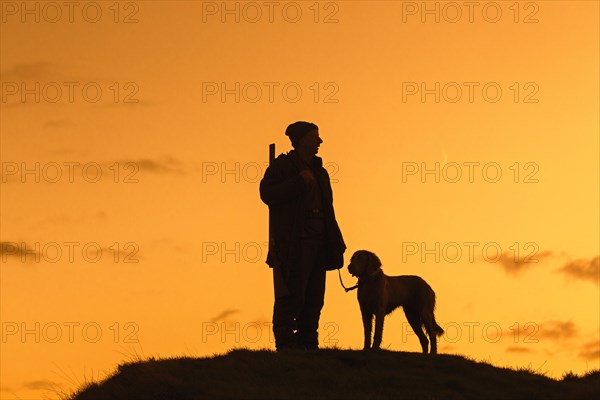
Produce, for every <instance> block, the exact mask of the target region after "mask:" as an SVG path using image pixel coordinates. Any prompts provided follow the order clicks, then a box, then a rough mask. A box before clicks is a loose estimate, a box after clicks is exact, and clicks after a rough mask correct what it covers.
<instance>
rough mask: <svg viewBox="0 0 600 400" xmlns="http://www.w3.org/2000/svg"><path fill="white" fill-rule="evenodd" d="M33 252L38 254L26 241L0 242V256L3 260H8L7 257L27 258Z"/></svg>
mask: <svg viewBox="0 0 600 400" xmlns="http://www.w3.org/2000/svg"><path fill="white" fill-rule="evenodd" d="M32 254H36V252H35V251H34V250H32V249H30V248H28V247H27V244H26V243H24V242H20V243H17V242H0V256H1V257H2V261H4V260H6V258H7V257H23V258H26V257H27V256H28V255H32Z"/></svg>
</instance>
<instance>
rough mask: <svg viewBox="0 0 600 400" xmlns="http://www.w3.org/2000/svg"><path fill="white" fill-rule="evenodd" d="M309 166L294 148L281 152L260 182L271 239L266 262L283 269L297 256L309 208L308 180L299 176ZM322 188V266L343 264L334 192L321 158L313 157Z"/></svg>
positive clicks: (318, 181)
mask: <svg viewBox="0 0 600 400" xmlns="http://www.w3.org/2000/svg"><path fill="white" fill-rule="evenodd" d="M305 168H308V165H307V164H306V163H305V162H304V161H303V160H302V159H301V158H300V157H299V155H298V153H297V152H296V151H295V150H292V151H290V152H289V153H287V154H280V155H279V157H277V158H276V159H275V160H274V161H273V162H272V163H271V165H269V167H268V168H267V170H266V171H265V176H264V177H263V179H262V180H261V182H260V198H261V200H262V201H263V202H264V203H265V204H267V205H268V206H269V224H270V225H269V229H270V232H271V240H270V242H269V253H268V255H267V260H266V262H267V264H268V265H269V267H271V268H272V267H273V266H275V265H277V266H278V267H283V268H285V267H286V266H287V265H289V263H290V262H295V261H296V260H299V258H300V236H301V234H302V229H303V224H304V221H305V216H306V215H307V212H308V210H307V209H306V205H305V201H304V200H305V196H306V195H307V193H308V188H309V186H308V183H306V181H305V180H304V178H303V177H302V176H301V175H300V171H301V170H302V169H305ZM311 170H312V171H313V174H314V175H315V178H316V181H317V182H316V183H317V184H318V185H319V188H320V191H321V205H322V209H323V214H324V219H325V231H326V236H327V238H326V245H325V248H326V261H325V265H324V267H325V269H327V270H334V269H339V268H341V267H343V265H344V251H345V250H346V245H345V243H344V239H343V237H342V233H341V231H340V228H339V226H338V223H337V221H336V219H335V213H334V211H333V193H332V190H331V183H330V181H329V174H328V173H327V170H326V169H325V168H323V160H322V159H321V158H320V157H317V156H315V157H314V158H313V163H312V168H311Z"/></svg>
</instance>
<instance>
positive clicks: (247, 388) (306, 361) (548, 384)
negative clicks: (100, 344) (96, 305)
mask: <svg viewBox="0 0 600 400" xmlns="http://www.w3.org/2000/svg"><path fill="white" fill-rule="evenodd" d="M599 394H600V371H598V370H596V371H594V372H592V373H589V374H587V375H585V376H584V377H576V376H573V375H570V376H567V377H566V378H564V379H563V380H561V381H556V380H553V379H550V378H548V377H545V376H543V375H539V374H534V373H531V372H528V371H524V370H519V371H515V370H512V369H506V368H497V367H494V366H491V365H489V364H486V363H481V362H475V361H472V360H468V359H465V358H464V357H460V356H454V355H444V354H442V355H436V356H431V355H424V354H420V353H404V352H395V351H386V350H381V351H367V352H363V351H356V350H337V349H324V350H318V351H289V352H284V353H276V352H273V351H270V350H260V351H251V350H243V349H240V350H233V351H231V352H229V353H228V354H225V355H219V356H214V357H209V358H188V357H184V358H172V359H159V360H154V359H150V360H147V361H140V362H133V363H126V364H123V365H119V367H118V369H117V371H116V372H115V374H114V375H112V376H111V377H109V378H107V379H106V380H104V381H102V382H99V383H91V384H88V386H87V387H85V388H82V389H81V390H80V391H79V392H78V393H75V394H73V395H72V396H71V397H70V398H69V399H70V400H99V399H114V400H119V399H123V400H132V399H136V400H137V399H140V400H154V399H156V400H166V399H169V400H171V399H172V400H188V399H189V400H192V399H429V400H434V399H478V400H479V399H528V400H529V399H545V400H546V399H592V398H598V397H597V395H599Z"/></svg>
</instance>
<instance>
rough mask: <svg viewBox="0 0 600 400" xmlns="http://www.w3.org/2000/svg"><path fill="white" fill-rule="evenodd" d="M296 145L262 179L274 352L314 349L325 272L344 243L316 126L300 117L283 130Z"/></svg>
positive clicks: (339, 261)
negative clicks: (267, 224)
mask: <svg viewBox="0 0 600 400" xmlns="http://www.w3.org/2000/svg"><path fill="white" fill-rule="evenodd" d="M285 134H286V135H287V136H289V138H290V140H291V141H292V146H293V147H294V149H293V150H292V151H290V152H288V153H287V154H280V155H279V157H277V158H276V159H275V160H274V161H273V162H272V163H271V165H269V167H268V168H267V170H266V171H265V176H264V177H263V179H262V181H261V182H260V198H261V199H262V201H263V202H264V203H266V204H267V205H268V206H269V217H270V227H269V228H270V231H271V240H270V243H269V253H268V256H267V264H268V265H269V266H270V267H271V268H273V280H274V286H275V305H274V307H273V333H274V335H275V346H276V348H277V350H278V351H279V350H282V349H289V348H302V349H317V348H318V346H319V339H318V328H319V317H320V315H321V309H322V308H323V300H324V297H325V271H326V270H333V269H338V268H341V267H342V266H343V264H344V251H345V250H346V245H345V244H344V239H343V237H342V233H341V232H340V228H339V226H338V224H337V221H336V220H335V214H334V211H333V195H332V190H331V183H330V181H329V174H328V173H327V170H326V169H325V168H323V160H322V159H321V158H320V157H317V156H316V154H317V152H318V151H319V146H320V144H321V143H323V140H322V139H321V138H320V137H319V128H318V127H317V125H315V124H313V123H310V122H304V121H298V122H295V123H293V124H291V125H289V126H288V127H287V129H286V131H285Z"/></svg>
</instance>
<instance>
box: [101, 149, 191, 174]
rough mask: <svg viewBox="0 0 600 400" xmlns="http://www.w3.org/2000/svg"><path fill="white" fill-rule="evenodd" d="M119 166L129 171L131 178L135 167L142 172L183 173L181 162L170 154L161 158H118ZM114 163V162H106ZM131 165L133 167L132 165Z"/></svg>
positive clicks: (126, 171)
mask: <svg viewBox="0 0 600 400" xmlns="http://www.w3.org/2000/svg"><path fill="white" fill-rule="evenodd" d="M117 163H119V165H120V168H122V169H124V170H125V171H123V173H125V174H127V173H131V174H132V175H131V178H133V179H135V172H136V169H139V170H140V171H143V172H150V173H158V174H163V173H167V174H180V175H185V171H184V170H183V163H182V162H181V161H179V160H177V159H176V158H174V157H171V156H168V155H167V156H163V157H162V158H161V159H151V158H140V159H138V160H118V161H117ZM107 165H111V166H112V165H114V162H112V163H110V164H107ZM132 166H133V167H132Z"/></svg>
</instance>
